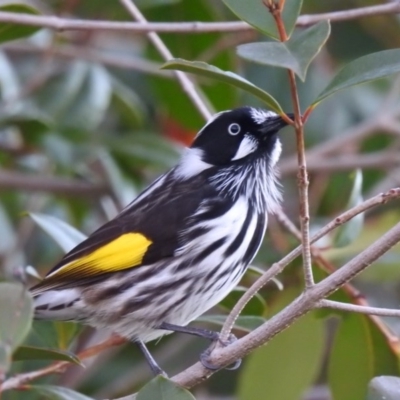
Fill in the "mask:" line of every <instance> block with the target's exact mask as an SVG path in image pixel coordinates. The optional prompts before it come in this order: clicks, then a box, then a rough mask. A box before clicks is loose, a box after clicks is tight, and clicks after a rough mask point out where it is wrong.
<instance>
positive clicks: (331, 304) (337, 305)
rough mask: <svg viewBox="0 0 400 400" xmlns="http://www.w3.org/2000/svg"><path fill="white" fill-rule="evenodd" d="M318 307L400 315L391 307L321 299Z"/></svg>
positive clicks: (399, 312) (399, 311)
mask: <svg viewBox="0 0 400 400" xmlns="http://www.w3.org/2000/svg"><path fill="white" fill-rule="evenodd" d="M317 307H319V308H332V309H334V310H342V311H350V312H356V313H360V314H367V315H381V316H386V317H400V310H396V309H391V308H379V307H366V306H359V305H356V304H349V303H341V302H339V301H333V300H326V299H322V300H320V301H319V302H318V303H317Z"/></svg>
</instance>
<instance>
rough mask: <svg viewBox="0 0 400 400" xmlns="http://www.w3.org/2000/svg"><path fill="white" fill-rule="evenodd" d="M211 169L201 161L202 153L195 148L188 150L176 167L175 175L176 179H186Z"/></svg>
mask: <svg viewBox="0 0 400 400" xmlns="http://www.w3.org/2000/svg"><path fill="white" fill-rule="evenodd" d="M210 167H212V165H211V164H208V163H206V162H204V161H203V151H202V150H200V149H196V148H188V149H186V151H185V154H184V155H183V156H182V158H181V161H180V162H179V164H178V165H177V166H176V169H175V174H176V176H177V177H178V178H181V179H187V178H190V177H192V176H195V175H197V174H199V173H200V172H202V171H204V170H205V169H207V168H210Z"/></svg>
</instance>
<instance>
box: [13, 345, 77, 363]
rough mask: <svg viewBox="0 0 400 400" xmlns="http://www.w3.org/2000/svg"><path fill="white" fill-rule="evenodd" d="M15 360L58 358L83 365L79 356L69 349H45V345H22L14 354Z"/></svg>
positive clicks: (58, 359)
mask: <svg viewBox="0 0 400 400" xmlns="http://www.w3.org/2000/svg"><path fill="white" fill-rule="evenodd" d="M12 358H13V361H24V360H57V361H68V362H70V363H74V364H78V365H82V363H81V362H80V360H79V358H78V357H76V356H75V355H74V354H72V353H70V352H69V351H61V350H55V349H45V348H43V347H33V346H20V347H18V349H17V350H15V352H14V354H13V357H12Z"/></svg>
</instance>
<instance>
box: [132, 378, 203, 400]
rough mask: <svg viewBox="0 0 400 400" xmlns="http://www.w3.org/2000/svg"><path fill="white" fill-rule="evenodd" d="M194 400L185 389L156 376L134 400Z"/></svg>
mask: <svg viewBox="0 0 400 400" xmlns="http://www.w3.org/2000/svg"><path fill="white" fill-rule="evenodd" d="M155 399H157V400H195V398H194V397H193V395H192V394H191V393H190V392H189V391H188V390H186V389H184V388H182V387H180V386H178V385H177V384H176V383H174V382H172V381H170V380H169V379H167V378H165V377H163V376H161V375H158V376H156V377H155V378H154V379H152V380H151V381H150V382H149V383H147V384H146V385H145V386H144V387H143V388H142V389H141V390H140V391H139V393H138V394H137V397H136V400H155Z"/></svg>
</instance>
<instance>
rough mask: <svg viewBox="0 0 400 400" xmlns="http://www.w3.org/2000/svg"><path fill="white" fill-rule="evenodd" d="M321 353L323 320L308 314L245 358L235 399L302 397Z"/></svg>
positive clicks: (291, 399)
mask: <svg viewBox="0 0 400 400" xmlns="http://www.w3.org/2000/svg"><path fill="white" fill-rule="evenodd" d="M323 352H324V322H323V321H322V320H319V319H317V318H315V316H314V315H313V314H307V315H305V316H304V317H302V318H301V319H300V320H298V321H297V322H295V323H294V324H293V325H292V326H290V327H289V328H288V329H286V330H285V331H283V332H281V333H280V334H279V335H277V336H276V337H275V338H273V339H272V340H271V342H269V343H268V344H267V345H266V346H263V347H260V348H259V349H257V350H256V351H255V352H254V353H252V354H251V355H250V356H249V357H248V359H247V360H246V364H245V365H244V367H243V369H242V371H241V374H240V379H239V384H238V399H239V400H249V399H260V398H263V399H285V400H298V399H300V398H302V396H303V394H304V392H305V390H306V389H307V388H308V387H309V386H310V385H311V384H312V383H313V382H314V380H315V379H316V377H317V376H318V374H319V372H320V368H321V362H322V357H323ZM288 377H290V378H288ZM288 379H289V381H288ZM288 382H289V383H288ZM261 393H262V396H261V397H260V394H261Z"/></svg>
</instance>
